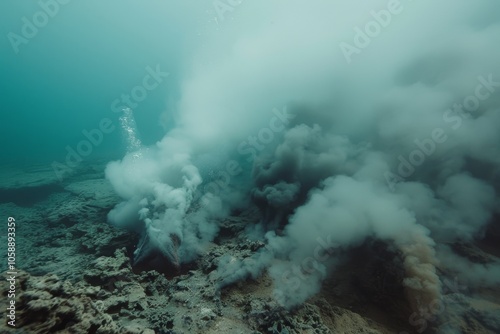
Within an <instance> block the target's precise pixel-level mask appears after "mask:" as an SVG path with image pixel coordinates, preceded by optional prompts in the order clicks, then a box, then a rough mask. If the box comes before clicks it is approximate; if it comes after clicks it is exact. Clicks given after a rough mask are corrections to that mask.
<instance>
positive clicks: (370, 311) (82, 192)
mask: <svg viewBox="0 0 500 334" xmlns="http://www.w3.org/2000/svg"><path fill="white" fill-rule="evenodd" d="M104 166H105V165H104V162H94V163H87V164H85V165H82V166H81V169H80V170H79V171H78V173H76V174H75V176H72V177H68V178H67V179H65V180H64V181H63V182H60V181H58V180H57V179H56V178H55V174H54V173H53V171H52V169H51V167H50V166H37V167H33V168H30V169H26V170H20V169H19V168H18V167H16V168H11V169H9V168H6V169H4V170H2V171H1V175H2V178H1V184H0V212H1V213H2V216H4V217H9V216H12V217H15V219H16V223H17V225H16V227H17V230H16V266H17V268H18V277H17V282H16V283H17V284H16V305H17V310H16V312H17V314H16V328H15V329H12V328H11V327H9V326H7V324H6V321H2V324H1V325H0V333H14V332H15V333H109V334H111V333H117V334H118V333H119V334H127V333H144V334H145V333H206V334H208V333H235V334H236V333H282V334H285V333H422V332H425V333H435V332H437V333H452V332H453V333H455V332H461V333H500V316H499V314H500V287H498V286H497V287H496V288H488V289H486V288H485V289H483V290H479V289H476V290H475V291H472V290H471V289H469V288H467V287H463V286H461V285H460V283H457V282H452V283H454V284H455V285H454V284H451V286H449V288H448V289H447V290H446V291H444V298H447V303H446V305H460V308H459V309H460V310H461V311H460V312H455V311H454V309H455V308H454V307H452V306H451V307H449V309H443V310H440V311H439V312H440V314H438V315H435V316H434V317H429V319H427V320H425V321H420V320H421V319H417V320H416V319H412V318H411V311H410V310H409V307H408V305H407V303H406V300H405V296H404V291H403V289H402V287H401V286H402V285H401V280H402V274H401V272H400V271H399V269H398V267H397V266H395V265H394V264H393V263H394V261H392V259H391V257H393V256H394V254H393V253H391V251H390V250H388V249H387V248H386V247H385V246H384V244H382V243H380V242H371V241H368V242H366V243H365V244H364V245H362V246H361V247H358V248H356V249H354V250H352V251H351V254H350V256H349V258H348V259H346V260H345V261H344V262H343V264H342V265H341V266H340V267H339V268H337V270H336V271H335V272H334V273H332V274H331V276H330V277H329V278H328V279H327V280H326V281H325V283H324V284H323V287H322V290H321V291H320V292H319V293H318V294H317V295H316V296H314V297H312V298H311V299H309V300H308V301H307V302H306V303H304V304H303V305H302V306H300V307H297V308H295V309H292V310H285V309H283V308H282V307H281V306H280V305H279V304H277V303H276V302H275V301H274V300H273V298H272V294H271V291H272V288H273V286H272V285H273V283H272V281H271V279H270V278H269V277H268V276H267V275H266V274H263V275H262V276H261V277H257V278H251V277H249V278H248V279H247V280H246V281H241V282H238V283H235V284H232V285H230V286H226V287H224V288H222V289H219V288H218V286H219V281H218V278H219V276H218V273H217V270H216V269H217V267H216V264H217V262H218V259H219V258H220V257H221V256H225V255H230V256H233V257H234V258H237V259H243V258H246V257H249V256H250V255H251V254H253V253H254V252H255V251H257V250H258V249H260V248H261V247H264V244H263V243H261V242H259V241H255V240H254V241H251V240H248V239H246V238H245V237H244V236H243V233H242V231H243V229H244V228H245V226H247V225H248V224H249V223H252V222H253V221H258V211H257V210H255V209H254V208H249V209H248V210H246V211H243V212H237V213H234V214H233V215H232V216H231V217H229V218H227V219H225V220H224V221H221V222H220V233H219V236H218V237H217V238H216V239H215V240H214V241H213V242H212V243H211V244H210V245H207V247H206V249H205V250H204V252H203V253H202V254H200V256H199V257H198V259H197V260H196V261H195V262H193V263H191V264H188V265H184V266H183V268H182V271H181V273H180V274H179V275H177V276H174V277H165V276H164V275H161V274H158V273H157V272H154V271H149V272H141V273H136V272H134V271H133V270H132V268H131V265H130V256H131V254H132V252H133V251H134V247H135V245H136V244H137V239H138V237H137V236H136V235H134V234H132V233H130V232H127V231H123V230H119V229H116V228H114V227H112V226H110V225H109V224H108V223H107V222H106V215H107V213H108V212H109V210H110V209H111V208H112V207H113V206H114V205H115V204H116V203H118V202H119V198H118V197H117V196H116V195H114V193H113V190H112V189H111V187H110V185H109V184H108V183H107V181H106V180H105V179H104V173H103V170H104ZM5 219H6V218H5ZM497 225H498V224H497ZM1 235H2V239H3V242H2V249H1V255H2V259H7V257H6V248H7V247H4V245H6V243H5V242H4V241H5V240H6V237H5V233H3V232H2V234H1ZM487 236H488V237H487V238H486V239H485V240H484V241H483V242H482V243H481V244H477V245H473V244H454V245H452V246H453V247H452V248H453V249H454V250H455V251H456V252H457V253H460V255H461V256H466V257H468V258H469V259H470V260H471V261H474V262H476V263H487V262H488V261H498V257H497V256H498V255H499V253H500V231H498V230H494V229H492V228H490V230H489V231H488V233H487ZM495 255H496V256H495ZM6 262H7V261H6V260H5V261H2V263H1V266H0V269H1V270H2V271H3V272H5V271H6V269H7V268H6V265H7V263H6ZM7 286H8V285H7V282H6V280H5V279H3V280H2V283H0V289H1V291H2V294H1V297H0V299H1V301H0V305H2V307H1V308H0V309H1V313H2V318H3V319H6V313H5V310H6V307H4V306H5V305H7V290H8V287H7ZM451 328H453V329H454V330H453V331H451V330H450V331H448V329H451ZM457 330H458V331H457Z"/></svg>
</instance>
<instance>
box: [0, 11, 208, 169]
mask: <svg viewBox="0 0 500 334" xmlns="http://www.w3.org/2000/svg"><path fill="white" fill-rule="evenodd" d="M40 3H45V2H40ZM40 3H39V2H37V1H30V2H28V1H26V2H14V1H2V2H1V3H0V13H1V14H0V16H1V20H0V36H2V38H1V39H0V49H1V50H2V51H1V56H0V57H1V62H0V89H1V94H0V110H1V111H0V138H1V142H2V143H3V144H2V149H1V150H0V164H24V165H29V164H33V163H37V162H51V161H53V160H56V161H61V162H62V161H63V160H64V159H65V157H66V154H67V150H66V146H70V147H72V148H74V149H76V146H77V145H78V143H79V142H80V141H81V140H84V139H85V137H84V136H83V134H82V131H83V130H89V131H90V130H92V129H95V128H98V126H99V122H100V121H101V120H102V119H103V118H109V119H110V120H111V121H112V122H113V124H114V126H115V127H117V126H118V123H119V122H118V118H119V116H120V115H119V113H116V112H113V111H112V108H111V103H112V102H113V101H114V100H115V99H116V98H120V96H121V94H123V93H127V94H129V93H130V91H131V89H132V88H133V87H134V86H136V85H140V84H141V83H142V80H143V78H144V76H145V75H146V74H147V71H146V67H148V66H150V67H152V68H155V67H156V66H159V67H160V68H161V70H162V71H165V72H168V73H169V76H168V77H167V78H165V80H164V81H163V82H161V83H160V85H159V86H158V87H157V88H155V89H153V90H151V91H148V95H147V98H145V99H144V100H143V101H141V102H140V103H138V104H137V106H135V107H134V111H135V117H136V120H137V123H138V124H139V127H140V128H141V129H143V131H142V133H141V135H142V140H143V141H144V143H145V144H147V145H149V144H153V143H154V142H155V141H157V140H159V139H161V137H162V135H163V134H164V132H165V127H167V128H168V127H170V126H171V123H172V120H166V122H164V124H163V125H160V115H161V113H163V112H164V111H166V112H167V114H168V112H169V110H170V108H171V107H172V103H170V102H169V101H173V100H175V97H176V96H177V95H178V91H179V88H178V81H177V80H176V79H177V78H178V77H179V75H180V74H181V73H182V71H183V66H184V64H185V62H187V61H188V60H189V57H188V55H189V54H190V52H189V50H190V49H192V48H193V44H194V43H196V42H197V38H199V37H198V36H197V35H196V33H197V29H198V28H196V27H199V25H200V21H201V22H203V21H206V20H207V14H206V13H205V12H204V10H206V9H207V7H206V6H203V5H201V2H200V4H196V5H195V4H194V3H192V2H191V3H181V2H173V1H166V2H165V1H151V2H148V4H147V5H144V4H140V3H138V2H137V1H109V2H106V3H103V2H100V1H85V2H81V1H80V2H78V1H72V2H68V3H67V4H59V8H57V7H50V8H52V9H51V10H52V11H53V12H54V13H55V15H54V17H50V18H49V19H48V22H47V23H46V24H45V25H43V26H42V27H40V28H37V29H38V32H37V33H35V34H34V37H32V38H28V39H26V40H27V42H26V43H24V42H25V41H26V40H24V41H23V42H20V44H17V41H18V39H17V37H15V38H14V37H12V39H11V38H9V36H8V35H9V33H15V34H17V36H21V37H22V36H23V34H22V29H23V26H24V25H25V23H24V21H23V17H26V18H28V19H29V21H30V22H32V21H33V16H34V15H37V13H39V12H40V11H42V10H43V8H42V6H41V5H40ZM47 3H48V4H52V6H53V3H52V2H51V1H48V2H47ZM208 8H210V6H208ZM46 12H47V11H46ZM180 12H187V13H189V15H183V16H182V17H181V16H180V15H179V13H180ZM38 19H40V18H38ZM42 19H43V17H42ZM40 20H41V19H40ZM43 22H44V21H41V23H43ZM180 30H182V31H184V34H183V35H181V34H179V31H180ZM28 32H29V31H28ZM13 40H14V41H15V42H13ZM123 153H124V147H123V145H122V141H121V135H120V131H116V129H115V131H112V132H111V133H108V134H106V135H105V136H104V138H103V141H102V143H100V144H99V145H97V146H96V145H94V147H93V149H92V154H91V155H89V156H88V157H87V159H92V158H100V157H110V156H111V157H119V156H120V155H122V154H123Z"/></svg>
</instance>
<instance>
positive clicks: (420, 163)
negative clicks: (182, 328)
mask: <svg viewBox="0 0 500 334" xmlns="http://www.w3.org/2000/svg"><path fill="white" fill-rule="evenodd" d="M394 3H398V4H399V5H398V6H399V7H397V8H399V10H397V11H396V10H395V11H394V12H397V14H395V13H393V14H392V15H391V14H390V13H391V12H390V11H389V9H388V8H389V6H394ZM264 8H265V10H263V9H264ZM391 8H392V7H391ZM392 9H394V8H392ZM499 10H500V4H499V3H498V2H496V1H490V0H481V1H476V2H470V1H465V0H461V1H452V0H445V1H440V2H438V3H436V2H432V1H430V0H427V1H425V0H422V1H418V2H417V1H401V2H397V1H396V2H394V1H370V2H366V3H358V2H356V3H347V2H338V1H321V0H317V1H305V0H296V1H285V0H281V1H273V2H272V3H269V2H265V1H252V2H245V4H244V5H242V6H240V7H238V12H237V13H235V19H234V21H233V20H232V21H231V23H229V22H227V23H225V24H227V25H228V26H227V28H226V29H220V30H219V31H217V33H216V34H213V35H208V36H207V37H206V39H205V40H204V43H200V44H201V45H200V47H199V48H198V49H197V52H196V53H195V54H190V55H187V57H186V59H188V60H189V62H190V63H191V64H193V65H191V66H187V68H189V71H188V72H187V73H186V75H185V77H184V79H183V80H182V83H181V86H182V90H181V93H182V94H181V97H180V99H179V101H178V104H177V110H176V111H177V113H178V115H177V126H176V128H175V129H173V130H171V131H170V132H169V133H167V134H166V135H165V137H164V138H163V139H162V140H161V141H159V142H158V144H157V145H156V146H154V147H150V148H141V152H142V154H141V158H140V159H133V158H132V154H131V153H129V154H127V155H126V156H125V157H124V158H123V160H122V161H119V162H112V163H111V164H110V165H109V166H108V168H107V171H106V175H107V177H108V179H109V180H110V181H111V183H112V184H113V186H114V187H115V189H116V191H117V193H118V194H119V195H120V196H122V197H123V198H124V202H123V203H122V204H119V205H118V206H117V207H116V208H115V209H114V210H113V211H112V212H110V215H109V219H110V221H111V222H113V223H114V224H116V225H118V226H123V227H126V228H129V229H132V230H136V231H138V232H139V233H141V234H142V239H141V240H142V241H141V246H140V248H139V249H138V250H137V258H136V260H137V261H138V262H146V263H148V262H153V261H154V260H155V258H156V260H157V261H158V259H157V258H158V254H161V255H162V256H163V257H164V259H163V260H159V261H160V263H159V264H157V265H156V267H161V266H162V263H165V262H168V261H170V262H171V263H174V267H178V266H180V265H181V264H182V263H183V262H187V261H190V260H192V259H193V258H194V257H195V256H196V253H197V252H199V251H200V250H201V249H202V248H203V245H204V244H206V242H208V241H210V240H212V239H213V238H214V237H215V236H216V234H217V229H218V227H217V223H216V220H217V218H218V217H223V216H224V215H227V214H228V213H229V212H230V210H231V208H233V207H234V206H239V207H242V206H244V205H248V203H249V202H248V201H246V199H248V198H250V199H251V200H252V201H253V203H255V204H256V205H257V206H258V207H259V208H260V210H261V213H262V217H261V219H260V221H256V222H255V223H256V224H259V225H260V229H257V230H260V231H263V233H261V237H262V240H264V241H265V242H266V243H267V245H268V247H267V249H266V250H265V251H261V252H259V253H257V254H256V255H255V256H254V257H253V258H252V259H251V261H250V260H248V261H235V260H234V259H232V258H230V257H228V258H225V259H224V260H221V263H220V266H219V269H218V275H219V277H220V278H221V281H222V283H221V284H222V285H226V284H230V283H231V282H234V281H236V280H239V279H245V278H247V277H251V276H257V275H259V274H261V273H262V272H263V271H264V270H265V269H268V272H269V274H270V276H271V277H273V279H274V280H275V295H276V298H277V299H278V300H279V301H280V302H281V303H282V304H283V305H284V306H287V307H292V306H294V305H297V304H299V303H301V302H303V301H305V300H306V299H307V298H309V297H311V296H312V295H313V294H314V293H316V292H318V291H319V290H320V289H321V284H322V282H323V281H324V280H325V279H327V277H329V275H330V274H331V273H332V272H334V270H335V265H336V263H337V259H336V257H335V254H336V251H335V250H348V249H349V248H352V247H355V246H358V245H360V244H362V243H363V242H364V241H365V240H367V239H368V238H376V239H380V240H383V241H386V242H388V243H391V244H393V245H395V246H396V247H397V248H398V249H399V251H400V253H401V254H402V257H403V260H404V270H405V275H406V276H405V279H404V282H403V285H404V286H405V288H406V290H407V293H408V299H409V303H410V305H411V306H412V307H413V309H414V310H418V309H419V308H421V307H422V306H423V305H425V304H426V303H427V304H428V303H429V301H430V300H435V299H439V298H441V297H440V293H441V288H442V284H441V280H440V278H439V274H438V273H439V270H438V269H439V267H440V266H441V264H440V262H439V261H438V259H439V258H440V255H439V252H440V249H441V248H440V247H436V245H440V244H443V243H450V242H453V241H456V240H467V241H471V240H475V239H477V238H481V237H482V236H483V235H484V232H485V229H486V228H487V226H488V224H491V223H492V221H493V216H494V214H495V213H498V204H499V203H500V201H499V196H498V193H499V190H500V147H499V145H498V143H500V131H499V130H500V112H499V111H500V68H499V67H498V59H500V47H499V46H498V43H497V42H496V41H497V39H498V36H500V19H498V17H497V16H496V15H495V14H494V13H498V12H499ZM388 13H389V14H388ZM384 15H385V16H384ZM381 17H383V18H381ZM380 20H384V21H383V24H382V23H381V22H382V21H380ZM373 22H375V23H377V22H378V26H379V27H380V31H379V33H377V34H375V35H376V36H375V35H374V34H373V33H372V34H371V36H372V37H370V36H369V35H368V34H367V33H366V32H364V33H363V31H364V30H366V29H368V28H367V27H369V26H370V24H371V25H372V26H373V25H374V23H373ZM360 31H361V33H360ZM346 44H349V45H350V46H351V47H354V48H355V49H352V48H351V49H349V50H351V51H352V50H357V51H355V52H352V53H349V52H348V53H346V51H345V50H346V49H345V45H346ZM284 105H287V106H288V107H289V111H290V113H291V114H293V117H291V118H290V120H289V121H287V122H283V124H282V125H283V127H284V129H283V131H277V132H275V133H274V137H273V140H272V141H266V140H262V138H264V137H262V136H261V137H259V136H258V135H257V136H256V135H255V134H260V133H264V132H262V131H261V129H263V127H265V126H266V125H267V124H274V121H276V119H274V118H273V117H275V116H273V113H272V112H271V110H273V108H275V107H277V106H284ZM270 120H271V122H272V123H270ZM274 125H276V124H274ZM276 128H277V127H276ZM230 159H233V160H234V161H236V162H237V163H238V166H239V167H240V170H241V173H240V174H239V175H238V176H235V177H233V178H232V179H231V180H230V182H226V183H225V184H226V185H225V186H223V187H220V191H218V192H212V193H205V191H200V189H201V190H203V189H207V187H204V186H205V185H206V184H207V183H209V182H210V181H211V177H210V170H209V169H211V168H212V167H209V168H207V166H208V165H210V166H213V165H216V166H225V164H226V162H227V161H229V160H230ZM207 161H208V162H210V164H208V163H207ZM200 193H201V196H198V194H200ZM496 223H497V224H498V222H496ZM249 231H250V229H249ZM320 237H328V238H330V239H329V240H330V241H329V242H328V243H327V244H326V245H325V247H323V246H322V247H321V249H322V250H321V249H320V250H319V251H318V245H321V243H319V242H318V238H320ZM325 254H329V255H330V256H328V257H325V256H324V255H325ZM315 256H317V257H319V258H321V259H324V260H323V261H318V260H317V259H315ZM310 257H312V258H313V259H315V261H309V262H307V261H306V262H307V266H306V268H307V269H304V266H303V265H301V264H302V262H303V261H304V259H307V258H310ZM160 258H161V257H160ZM165 258H166V259H167V260H168V261H165ZM161 261H163V262H161ZM299 265H300V266H301V268H300V269H298V270H297V266H299ZM464 268H466V266H465V265H463V266H458V268H457V270H458V269H461V271H462V272H463V271H464V270H465V269H464ZM485 268H486V267H485ZM484 270H486V271H487V270H488V269H487V268H486V269H484ZM475 272H477V273H478V275H482V276H485V274H484V271H483V269H477V270H475ZM469 274H470V273H469ZM470 275H472V274H470ZM283 281H285V282H287V283H286V284H283ZM471 281H472V279H471Z"/></svg>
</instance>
